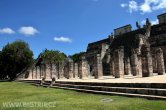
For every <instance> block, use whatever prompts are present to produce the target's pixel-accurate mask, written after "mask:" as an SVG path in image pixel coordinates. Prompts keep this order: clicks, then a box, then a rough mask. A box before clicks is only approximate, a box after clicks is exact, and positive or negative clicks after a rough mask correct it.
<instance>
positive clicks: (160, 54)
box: [156, 48, 165, 75]
mask: <svg viewBox="0 0 166 110" xmlns="http://www.w3.org/2000/svg"><path fill="white" fill-rule="evenodd" d="M156 60H157V72H158V74H159V75H163V74H165V66H164V58H163V51H162V49H161V48H158V49H157V50H156Z"/></svg>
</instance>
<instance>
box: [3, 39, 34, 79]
mask: <svg viewBox="0 0 166 110" xmlns="http://www.w3.org/2000/svg"><path fill="white" fill-rule="evenodd" d="M32 62H33V52H32V51H31V50H30V48H29V45H28V44H27V43H26V42H24V41H21V40H17V41H15V42H13V43H8V44H7V45H6V46H5V47H3V49H2V52H1V63H2V64H1V70H2V73H1V76H3V77H6V76H8V77H9V79H10V80H12V79H14V78H15V77H16V75H17V74H18V73H19V72H21V71H22V70H23V69H24V68H25V67H27V66H30V65H31V64H32Z"/></svg>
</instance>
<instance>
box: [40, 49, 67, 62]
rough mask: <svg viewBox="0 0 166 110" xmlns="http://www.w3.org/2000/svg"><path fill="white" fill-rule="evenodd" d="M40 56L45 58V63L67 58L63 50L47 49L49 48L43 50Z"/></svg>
mask: <svg viewBox="0 0 166 110" xmlns="http://www.w3.org/2000/svg"><path fill="white" fill-rule="evenodd" d="M39 57H42V58H43V60H44V63H50V64H52V63H57V62H62V61H64V60H65V59H66V58H67V56H66V55H65V54H64V53H63V52H60V51H58V50H47V49H45V50H44V51H43V52H41V53H40V55H39ZM39 57H38V58H39Z"/></svg>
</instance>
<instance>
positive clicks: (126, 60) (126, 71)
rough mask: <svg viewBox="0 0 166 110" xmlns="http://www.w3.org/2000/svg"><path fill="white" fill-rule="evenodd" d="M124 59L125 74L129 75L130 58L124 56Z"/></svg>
mask: <svg viewBox="0 0 166 110" xmlns="http://www.w3.org/2000/svg"><path fill="white" fill-rule="evenodd" d="M124 61H125V75H131V67H130V58H126V59H125V60H124Z"/></svg>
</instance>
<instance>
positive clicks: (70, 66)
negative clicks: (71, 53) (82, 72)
mask: <svg viewBox="0 0 166 110" xmlns="http://www.w3.org/2000/svg"><path fill="white" fill-rule="evenodd" d="M66 66H67V68H68V69H67V70H68V71H67V78H68V79H70V78H73V73H74V70H73V69H74V67H73V60H72V59H68V64H67V65H66Z"/></svg>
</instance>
